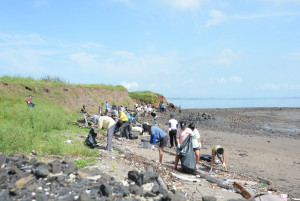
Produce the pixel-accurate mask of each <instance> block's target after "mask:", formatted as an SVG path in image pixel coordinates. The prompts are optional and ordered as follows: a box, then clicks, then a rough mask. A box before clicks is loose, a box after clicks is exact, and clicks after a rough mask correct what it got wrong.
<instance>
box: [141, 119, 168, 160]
mask: <svg viewBox="0 0 300 201" xmlns="http://www.w3.org/2000/svg"><path fill="white" fill-rule="evenodd" d="M142 127H143V132H148V133H149V134H150V136H151V137H150V144H152V146H151V148H152V149H153V150H154V145H155V143H156V139H157V140H158V141H159V148H158V153H159V163H160V164H162V158H163V149H164V147H166V146H167V144H168V140H169V137H168V136H167V134H166V133H165V132H163V131H162V130H161V129H160V128H158V127H156V126H151V125H149V124H148V123H147V122H145V123H143V125H142Z"/></svg>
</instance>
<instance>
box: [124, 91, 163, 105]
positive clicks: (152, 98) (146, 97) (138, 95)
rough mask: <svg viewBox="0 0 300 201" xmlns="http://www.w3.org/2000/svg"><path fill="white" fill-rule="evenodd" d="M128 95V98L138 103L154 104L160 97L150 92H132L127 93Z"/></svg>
mask: <svg viewBox="0 0 300 201" xmlns="http://www.w3.org/2000/svg"><path fill="white" fill-rule="evenodd" d="M128 95H129V96H130V98H132V99H135V100H138V101H140V102H144V103H150V104H152V103H155V102H158V101H159V96H161V95H160V94H158V93H153V92H151V91H134V92H129V93H128Z"/></svg>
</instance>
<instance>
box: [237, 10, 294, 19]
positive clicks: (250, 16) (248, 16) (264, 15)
mask: <svg viewBox="0 0 300 201" xmlns="http://www.w3.org/2000/svg"><path fill="white" fill-rule="evenodd" d="M298 15H300V12H289V13H263V14H252V15H236V16H233V17H232V18H233V19H238V20H252V19H260V18H268V17H284V16H298Z"/></svg>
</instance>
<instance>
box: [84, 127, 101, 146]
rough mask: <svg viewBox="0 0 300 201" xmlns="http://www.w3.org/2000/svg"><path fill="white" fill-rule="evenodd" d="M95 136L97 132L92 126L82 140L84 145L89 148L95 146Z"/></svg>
mask: <svg viewBox="0 0 300 201" xmlns="http://www.w3.org/2000/svg"><path fill="white" fill-rule="evenodd" d="M96 137H97V133H96V131H95V129H94V128H91V130H90V132H89V134H88V136H87V137H86V139H85V141H84V145H85V146H88V147H89V148H91V149H94V148H96V147H97V146H98V145H97V141H96Z"/></svg>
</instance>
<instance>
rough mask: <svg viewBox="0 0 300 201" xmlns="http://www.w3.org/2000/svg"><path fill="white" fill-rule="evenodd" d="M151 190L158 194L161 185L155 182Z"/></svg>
mask: <svg viewBox="0 0 300 201" xmlns="http://www.w3.org/2000/svg"><path fill="white" fill-rule="evenodd" d="M151 192H152V193H154V194H156V195H158V194H159V193H160V188H159V185H158V184H154V185H153V187H152V189H151Z"/></svg>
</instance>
